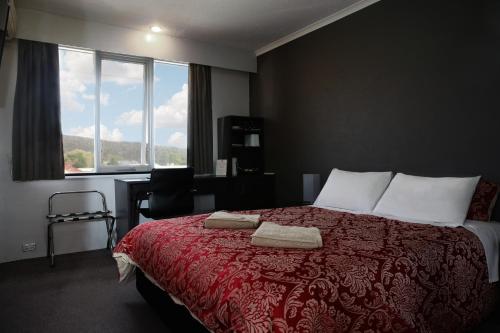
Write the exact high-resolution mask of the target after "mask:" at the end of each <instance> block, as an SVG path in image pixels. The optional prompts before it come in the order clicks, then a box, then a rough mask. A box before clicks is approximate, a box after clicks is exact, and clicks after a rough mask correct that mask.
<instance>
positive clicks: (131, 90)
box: [60, 49, 188, 148]
mask: <svg viewBox="0 0 500 333" xmlns="http://www.w3.org/2000/svg"><path fill="white" fill-rule="evenodd" d="M101 71H102V76H101V94H100V95H101V96H100V100H101V126H100V132H101V138H102V139H104V140H112V141H129V142H140V141H141V139H142V136H143V132H142V131H143V125H142V124H143V119H142V117H143V111H142V109H143V104H144V103H143V91H144V85H143V75H144V72H143V71H144V69H143V67H142V65H139V64H132V63H122V62H116V61H109V60H103V61H102V65H101ZM154 76H155V80H154V102H153V105H154V119H155V144H156V145H162V146H174V147H179V148H186V147H187V140H186V137H187V136H186V134H187V133H186V131H187V87H188V86H187V81H188V68H187V67H186V66H182V65H176V64H170V63H162V62H155V68H154ZM60 85H61V118H62V129H63V133H64V134H68V135H78V136H83V137H93V135H94V133H95V124H94V101H95V78H94V58H93V54H92V53H87V52H80V51H72V50H64V49H63V50H61V51H60Z"/></svg>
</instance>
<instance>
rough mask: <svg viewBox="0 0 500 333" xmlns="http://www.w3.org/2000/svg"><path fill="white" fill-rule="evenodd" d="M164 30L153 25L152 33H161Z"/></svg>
mask: <svg viewBox="0 0 500 333" xmlns="http://www.w3.org/2000/svg"><path fill="white" fill-rule="evenodd" d="M162 30H163V29H162V28H161V27H160V26H157V25H153V26H152V27H151V31H152V32H161V31H162Z"/></svg>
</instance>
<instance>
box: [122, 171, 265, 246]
mask: <svg viewBox="0 0 500 333" xmlns="http://www.w3.org/2000/svg"><path fill="white" fill-rule="evenodd" d="M274 182H275V175H274V174H263V175H245V176H238V177H226V176H206V175H200V176H194V188H195V189H196V195H204V194H213V195H214V199H215V209H216V210H221V209H225V210H246V209H258V208H271V207H273V206H274ZM147 192H149V179H145V178H144V179H115V202H116V233H117V239H118V240H120V239H121V238H122V237H123V236H125V234H126V233H127V232H128V231H129V230H131V229H132V228H133V227H135V226H136V225H138V224H139V213H138V212H137V209H136V204H137V200H140V199H146V198H147V195H146V194H147Z"/></svg>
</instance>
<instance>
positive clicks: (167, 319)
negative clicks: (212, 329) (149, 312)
mask: <svg viewBox="0 0 500 333" xmlns="http://www.w3.org/2000/svg"><path fill="white" fill-rule="evenodd" d="M135 276H136V279H135V284H136V288H137V291H139V293H140V294H141V295H142V297H143V298H144V299H145V300H146V302H148V303H149V305H151V306H152V307H153V308H154V309H155V311H156V312H157V313H158V314H159V315H160V318H161V320H162V321H163V323H164V324H165V325H166V326H167V328H168V329H169V330H170V331H171V332H173V333H175V332H190V333H207V332H209V331H208V330H207V329H206V328H205V327H204V326H203V325H202V324H200V323H199V322H198V321H197V320H196V319H194V318H193V317H192V316H191V313H190V312H189V311H188V309H186V308H185V307H184V306H182V305H179V304H176V303H175V302H174V301H173V300H172V298H170V296H169V295H168V294H167V293H166V292H164V291H163V290H161V289H160V288H158V287H157V286H156V285H154V284H153V283H152V282H151V281H149V279H148V278H147V277H146V276H145V275H144V273H143V272H142V271H141V270H140V269H138V268H137V269H136V274H135Z"/></svg>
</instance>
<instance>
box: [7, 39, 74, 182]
mask: <svg viewBox="0 0 500 333" xmlns="http://www.w3.org/2000/svg"><path fill="white" fill-rule="evenodd" d="M60 113H61V111H60V96H59V51H58V47H57V45H54V44H47V43H40V42H33V41H28V40H22V39H20V40H19V41H18V63H17V85H16V96H15V100H14V119H13V126H12V130H13V131H12V176H13V179H14V180H18V181H27V180H39V179H62V178H64V156H63V145H62V133H61V115H60Z"/></svg>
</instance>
